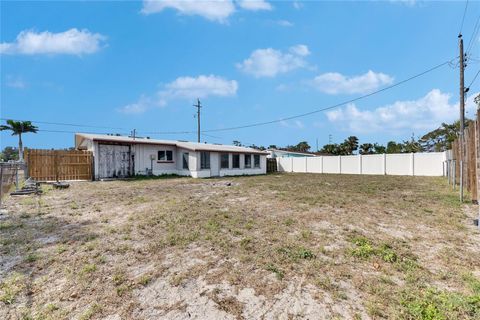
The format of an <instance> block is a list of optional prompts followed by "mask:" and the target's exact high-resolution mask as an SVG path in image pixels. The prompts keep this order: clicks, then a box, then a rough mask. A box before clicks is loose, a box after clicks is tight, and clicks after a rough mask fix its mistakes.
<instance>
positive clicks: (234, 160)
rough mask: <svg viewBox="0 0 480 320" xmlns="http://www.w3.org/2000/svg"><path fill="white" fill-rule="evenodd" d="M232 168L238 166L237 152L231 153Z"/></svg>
mask: <svg viewBox="0 0 480 320" xmlns="http://www.w3.org/2000/svg"><path fill="white" fill-rule="evenodd" d="M232 168H234V169H238V168H240V155H239V154H233V155H232Z"/></svg>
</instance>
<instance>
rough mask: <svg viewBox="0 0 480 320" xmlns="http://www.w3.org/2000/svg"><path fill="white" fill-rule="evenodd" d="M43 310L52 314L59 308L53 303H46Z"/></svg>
mask: <svg viewBox="0 0 480 320" xmlns="http://www.w3.org/2000/svg"><path fill="white" fill-rule="evenodd" d="M45 309H46V310H47V312H49V313H52V312H54V311H57V310H58V309H59V307H58V306H57V305H56V304H54V303H47V305H46V306H45Z"/></svg>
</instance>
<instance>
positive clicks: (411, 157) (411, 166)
mask: <svg viewBox="0 0 480 320" xmlns="http://www.w3.org/2000/svg"><path fill="white" fill-rule="evenodd" d="M410 170H412V176H414V175H415V153H413V152H412V153H410Z"/></svg>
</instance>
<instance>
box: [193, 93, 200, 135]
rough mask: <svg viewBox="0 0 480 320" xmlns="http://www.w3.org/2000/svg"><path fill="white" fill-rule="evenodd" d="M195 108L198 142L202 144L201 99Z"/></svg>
mask: <svg viewBox="0 0 480 320" xmlns="http://www.w3.org/2000/svg"><path fill="white" fill-rule="evenodd" d="M193 106H194V107H196V108H197V142H200V108H201V107H202V105H201V104H200V99H197V104H194V105H193Z"/></svg>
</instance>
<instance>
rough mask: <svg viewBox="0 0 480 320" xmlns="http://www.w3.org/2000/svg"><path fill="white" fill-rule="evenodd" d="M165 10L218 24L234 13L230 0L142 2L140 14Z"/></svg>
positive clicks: (154, 0)
mask: <svg viewBox="0 0 480 320" xmlns="http://www.w3.org/2000/svg"><path fill="white" fill-rule="evenodd" d="M165 9H175V10H177V11H178V12H179V13H180V14H183V15H199V16H202V17H204V18H206V19H208V20H212V21H219V22H225V21H226V19H227V18H228V17H229V16H230V15H231V14H233V13H234V12H235V6H234V4H233V2H232V1H231V0H216V1H190V0H144V1H143V8H142V11H141V12H142V13H143V14H152V13H158V12H161V11H163V10H165Z"/></svg>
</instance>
